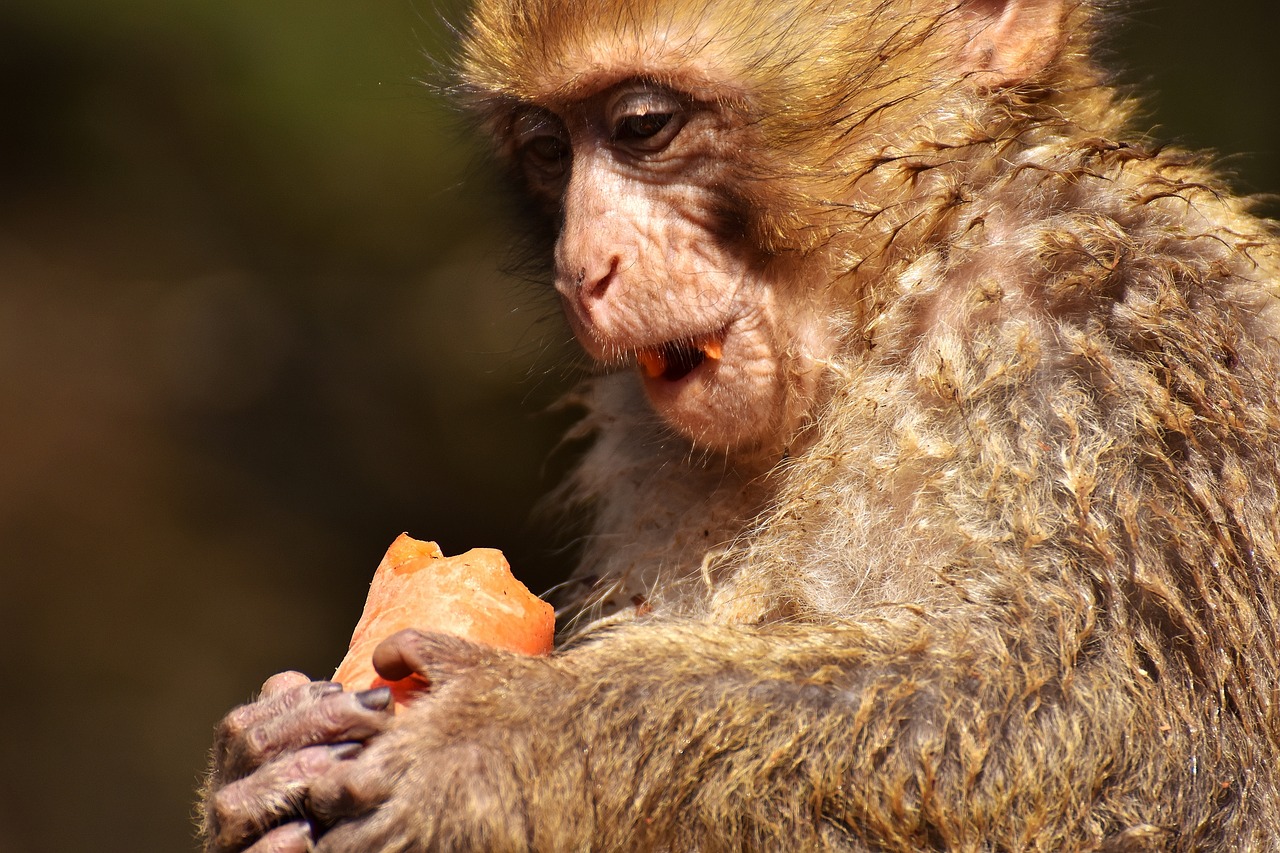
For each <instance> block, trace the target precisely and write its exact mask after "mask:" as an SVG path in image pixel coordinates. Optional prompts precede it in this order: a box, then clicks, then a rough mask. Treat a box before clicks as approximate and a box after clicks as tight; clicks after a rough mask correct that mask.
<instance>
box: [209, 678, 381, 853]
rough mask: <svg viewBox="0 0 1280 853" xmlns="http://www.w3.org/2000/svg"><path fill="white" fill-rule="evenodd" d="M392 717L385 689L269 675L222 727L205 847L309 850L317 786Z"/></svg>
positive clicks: (217, 851)
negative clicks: (348, 688) (309, 816)
mask: <svg viewBox="0 0 1280 853" xmlns="http://www.w3.org/2000/svg"><path fill="white" fill-rule="evenodd" d="M390 721H391V693H390V691H389V690H388V689H387V688H385V687H382V688H378V689H376V690H366V691H364V692H362V693H344V692H343V690H342V686H341V685H339V684H335V683H333V682H327V681H315V682H313V681H311V680H310V679H309V678H307V677H306V676H305V675H303V674H302V673H298V672H282V673H279V674H277V675H273V676H272V677H271V678H269V679H267V681H266V683H265V684H263V685H262V692H261V693H260V695H259V697H258V700H257V701H256V702H251V703H249V704H247V705H241V706H240V707H238V708H236V709H234V710H233V711H231V713H229V714H227V716H226V717H224V718H223V719H222V721H221V723H219V725H218V730H217V737H216V739H215V741H214V747H213V757H212V769H211V771H210V774H209V780H208V783H207V785H206V789H205V798H204V803H203V806H202V811H203V826H202V831H203V835H204V843H205V850H206V851H208V853H229V851H238V850H248V851H252V853H270V851H287V850H306V849H307V843H308V839H309V838H310V837H311V835H312V834H313V828H312V826H311V825H310V823H309V822H308V821H307V820H306V819H305V817H306V816H305V814H304V812H303V810H302V806H303V804H304V802H305V799H306V795H307V791H308V790H309V789H310V786H311V785H312V784H313V783H314V781H315V780H316V779H317V778H320V777H321V776H323V775H324V774H325V773H326V772H327V771H330V770H332V769H333V768H334V767H336V766H338V765H340V764H341V763H342V762H344V761H346V760H349V759H350V758H352V757H353V756H355V755H357V754H358V753H359V752H360V751H361V750H362V749H363V747H362V744H363V743H365V742H366V741H368V740H369V739H370V738H372V737H374V736H375V735H377V734H378V733H379V732H381V731H382V730H383V729H385V728H386V727H387V725H388V724H389V723H390Z"/></svg>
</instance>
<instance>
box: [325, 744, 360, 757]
mask: <svg viewBox="0 0 1280 853" xmlns="http://www.w3.org/2000/svg"><path fill="white" fill-rule="evenodd" d="M363 748H364V747H363V746H362V745H361V744H358V743H340V744H338V745H337V746H335V747H333V748H332V749H330V750H329V754H330V755H332V756H333V757H334V758H339V759H344V760H345V759H347V758H355V757H356V756H357V755H359V754H360V750H361V749H363Z"/></svg>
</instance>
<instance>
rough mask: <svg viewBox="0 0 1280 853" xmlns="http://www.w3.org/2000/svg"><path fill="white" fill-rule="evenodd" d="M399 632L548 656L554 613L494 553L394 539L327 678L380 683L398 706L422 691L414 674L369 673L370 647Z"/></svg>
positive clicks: (355, 685) (360, 684)
mask: <svg viewBox="0 0 1280 853" xmlns="http://www.w3.org/2000/svg"><path fill="white" fill-rule="evenodd" d="M404 628H419V629H422V630H426V631H440V632H443V633H446V634H454V635H456V636H459V637H464V638H466V639H468V640H471V641H472V642H476V643H483V644H485V645H489V646H493V647H495V648H499V649H506V650H507V651H512V652H519V653H521V654H526V655H545V654H549V653H550V652H551V646H552V641H553V639H554V636H555V610H554V609H553V608H552V607H551V605H550V604H548V603H547V602H545V601H543V600H541V599H540V598H538V597H537V596H536V595H534V594H533V593H531V592H529V590H528V588H526V587H525V585H524V584H522V583H520V581H518V580H516V579H515V577H513V576H512V574H511V567H510V565H508V563H507V560H506V558H505V557H503V556H502V552H501V551H495V550H494V549H492V548H476V549H474V550H471V551H468V552H466V553H465V554H459V555H458V556H456V557H446V556H444V554H443V553H441V551H440V549H439V547H437V546H436V543H434V542H422V541H419V540H417V539H413V538H412V537H410V536H409V535H408V534H407V533H402V534H400V536H399V537H397V538H396V541H394V542H392V543H391V547H390V548H388V549H387V553H386V556H384V557H383V558H382V562H381V563H380V564H379V565H378V570H377V571H376V572H374V575H373V582H372V583H371V584H370V585H369V597H368V598H367V599H366V600H365V604H364V612H363V613H362V614H361V615H360V621H359V622H358V623H357V624H356V629H355V631H354V632H353V633H352V635H351V646H350V648H349V649H348V651H347V655H346V657H344V658H343V659H342V663H341V664H339V665H338V671H337V672H335V673H334V676H333V680H334V681H337V682H340V683H341V684H342V685H343V687H345V688H346V689H347V690H366V689H368V688H370V687H378V686H381V685H384V684H388V685H390V687H391V692H392V695H393V696H394V697H395V700H396V702H397V703H398V704H404V703H405V702H407V701H409V700H410V699H412V698H413V696H414V695H416V694H418V693H421V692H422V691H423V690H425V689H426V688H427V686H428V685H427V684H426V682H425V681H423V680H422V679H420V678H418V677H416V676H410V677H409V678H403V679H400V680H399V681H394V682H388V681H386V680H384V679H383V678H382V677H381V676H379V675H378V673H377V672H376V671H375V670H374V668H373V650H374V648H376V647H377V645H378V643H380V642H382V641H383V640H384V639H386V638H387V637H389V636H391V635H392V634H394V633H395V632H397V631H400V630H402V629H404Z"/></svg>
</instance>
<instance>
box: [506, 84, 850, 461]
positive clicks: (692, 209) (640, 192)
mask: <svg viewBox="0 0 1280 853" xmlns="http://www.w3.org/2000/svg"><path fill="white" fill-rule="evenodd" d="M508 121H509V127H510V137H509V139H510V141H509V145H510V155H511V156H512V158H513V159H514V160H515V162H516V163H517V164H518V166H519V168H520V170H521V171H522V173H523V175H524V177H525V179H526V181H527V182H528V185H529V186H530V188H531V189H532V191H533V192H534V194H535V195H536V197H537V198H539V199H540V200H541V201H542V203H543V204H544V205H545V206H546V207H547V208H548V209H549V210H555V211H558V215H559V217H560V219H561V222H562V227H561V229H560V234H559V237H558V239H557V241H556V244H555V286H556V290H557V291H558V292H559V294H560V297H561V300H562V302H563V304H564V309H565V313H566V315H567V316H568V318H569V322H570V324H571V326H572V327H573V330H574V332H575V334H576V335H577V338H578V340H579V342H580V343H581V344H582V346H583V348H584V349H585V350H586V351H587V352H588V353H589V354H590V355H591V356H592V357H594V358H595V359H597V360H598V361H600V362H601V363H602V364H604V365H624V366H632V365H633V366H634V369H636V370H637V371H638V373H639V375H640V377H641V381H642V382H643V387H644V390H645V393H646V394H647V396H648V399H649V401H650V403H651V404H652V405H653V407H654V409H655V410H656V411H657V412H658V413H659V414H660V415H661V416H662V417H663V418H664V419H665V420H666V421H667V422H668V423H670V424H671V425H672V426H673V427H674V428H676V429H677V430H678V431H679V432H681V433H683V434H684V435H685V436H687V437H689V438H690V439H692V440H693V441H694V443H695V444H697V445H700V446H704V447H710V448H715V449H732V448H735V447H740V446H743V445H751V444H753V443H759V442H764V441H771V440H772V441H776V440H777V439H778V437H779V436H780V435H783V434H785V433H788V432H794V431H795V429H796V427H797V425H798V420H799V419H800V418H801V417H802V416H803V414H804V413H805V412H806V411H807V410H808V409H809V408H810V406H811V405H812V402H813V398H814V393H815V386H816V384H817V377H818V364H819V362H821V361H822V360H823V359H824V358H825V357H826V355H827V354H828V353H829V352H830V351H831V347H832V345H833V342H832V338H833V333H832V330H831V329H830V324H829V321H828V320H827V318H825V317H824V316H823V312H822V304H821V299H820V298H819V296H820V294H813V295H812V297H811V298H809V299H807V300H806V299H801V298H800V297H799V294H801V293H803V291H802V290H801V286H802V285H801V283H800V282H797V281H795V280H794V279H795V278H796V277H797V270H796V266H797V265H796V264H794V262H792V263H784V262H782V261H778V260H776V259H775V260H773V262H772V263H771V260H770V259H769V258H767V257H765V256H762V255H761V254H760V253H758V252H755V251H753V250H752V249H751V248H750V247H749V246H747V245H746V239H745V234H744V233H742V225H741V219H742V214H741V212H739V211H736V210H734V206H735V205H736V204H738V203H739V202H738V201H737V200H735V199H734V198H733V197H732V194H731V192H730V190H729V188H728V186H727V185H726V184H727V182H728V181H729V180H731V178H732V176H733V171H732V169H731V168H730V157H729V153H730V152H732V151H734V150H735V149H737V148H739V147H741V146H742V145H744V144H751V142H752V140H751V133H750V130H749V128H747V127H745V126H744V125H745V121H744V118H743V116H742V115H741V114H740V113H739V112H738V111H737V110H736V109H734V108H733V107H732V106H731V105H729V104H724V103H710V102H704V101H700V100H698V99H697V98H696V97H693V96H691V95H689V94H686V93H682V92H676V91H673V90H671V89H669V88H665V87H661V86H657V85H655V84H652V83H647V82H643V81H636V80H626V81H622V82H620V83H618V84H617V85H614V86H609V87H607V88H605V89H604V90H603V91H602V92H600V93H599V94H597V95H594V96H592V97H589V98H586V99H583V100H578V101H572V102H569V103H566V104H557V105H555V106H554V109H553V108H548V107H543V106H530V105H522V106H520V107H518V108H516V109H515V110H514V111H513V113H512V114H511V116H510V117H509V119H508Z"/></svg>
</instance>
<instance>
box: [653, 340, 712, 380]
mask: <svg viewBox="0 0 1280 853" xmlns="http://www.w3.org/2000/svg"><path fill="white" fill-rule="evenodd" d="M723 357H724V332H723V331H722V332H718V333H716V334H712V335H703V336H701V337H697V338H685V339H682V340H674V341H667V342H666V343H663V344H658V345H657V346H653V347H645V348H643V349H640V350H637V351H636V364H637V365H639V367H640V372H641V373H642V374H644V377H645V379H648V380H654V381H656V380H658V379H661V380H663V381H664V382H679V381H680V380H682V379H684V378H686V377H687V376H688V375H689V374H690V373H693V371H695V370H697V369H698V368H699V367H701V366H702V365H703V364H704V363H706V362H718V361H720V359H721V358H723Z"/></svg>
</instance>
